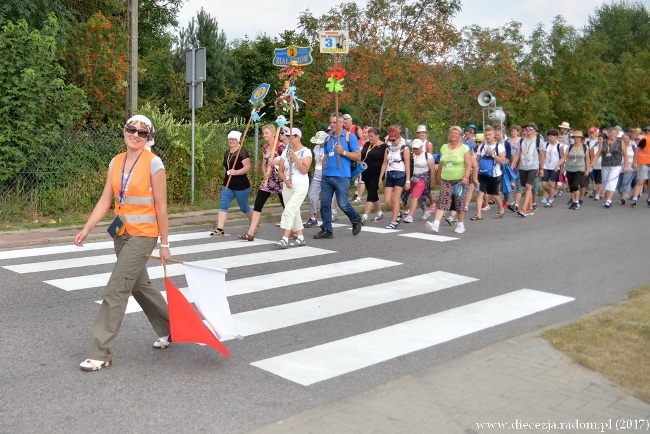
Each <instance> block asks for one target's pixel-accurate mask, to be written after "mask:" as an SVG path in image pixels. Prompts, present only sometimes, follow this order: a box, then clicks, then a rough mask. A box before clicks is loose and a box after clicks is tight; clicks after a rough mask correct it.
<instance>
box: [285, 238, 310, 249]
mask: <svg viewBox="0 0 650 434" xmlns="http://www.w3.org/2000/svg"><path fill="white" fill-rule="evenodd" d="M304 245H306V244H305V240H304V239H302V240H301V239H300V238H296V239H295V240H293V242H291V243H289V246H290V247H302V246H304Z"/></svg>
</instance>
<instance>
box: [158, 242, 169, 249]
mask: <svg viewBox="0 0 650 434" xmlns="http://www.w3.org/2000/svg"><path fill="white" fill-rule="evenodd" d="M163 247H164V248H167V249H169V243H167V244H161V245H160V248H161V249H162V248H163Z"/></svg>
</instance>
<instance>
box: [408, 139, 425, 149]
mask: <svg viewBox="0 0 650 434" xmlns="http://www.w3.org/2000/svg"><path fill="white" fill-rule="evenodd" d="M422 146H424V143H423V142H422V140H420V139H413V141H412V142H411V148H413V149H417V148H421V147H422Z"/></svg>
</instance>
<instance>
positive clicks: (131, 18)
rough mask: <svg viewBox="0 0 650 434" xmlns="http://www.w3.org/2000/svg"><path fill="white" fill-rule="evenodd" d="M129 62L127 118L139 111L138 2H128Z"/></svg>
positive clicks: (129, 0)
mask: <svg viewBox="0 0 650 434" xmlns="http://www.w3.org/2000/svg"><path fill="white" fill-rule="evenodd" d="M126 14H127V20H128V38H129V41H128V49H127V51H128V53H127V54H128V62H129V73H128V76H127V84H126V118H127V119H128V118H130V117H131V116H133V114H134V113H135V112H136V111H137V110H138V0H127V12H126Z"/></svg>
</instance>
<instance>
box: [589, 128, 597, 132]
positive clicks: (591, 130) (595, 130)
mask: <svg viewBox="0 0 650 434" xmlns="http://www.w3.org/2000/svg"><path fill="white" fill-rule="evenodd" d="M589 132H590V133H597V132H598V128H596V127H591V128H589Z"/></svg>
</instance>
